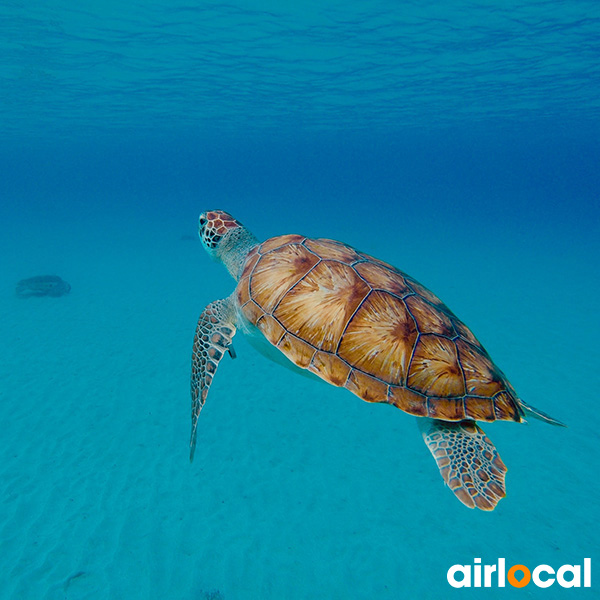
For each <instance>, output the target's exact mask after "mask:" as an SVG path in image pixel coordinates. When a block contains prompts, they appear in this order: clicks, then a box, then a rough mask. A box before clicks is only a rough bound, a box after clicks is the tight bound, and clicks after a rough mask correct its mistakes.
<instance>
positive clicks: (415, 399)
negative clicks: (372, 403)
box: [388, 385, 427, 417]
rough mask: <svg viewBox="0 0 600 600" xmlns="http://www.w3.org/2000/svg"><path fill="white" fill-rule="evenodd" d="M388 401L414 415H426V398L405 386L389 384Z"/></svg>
mask: <svg viewBox="0 0 600 600" xmlns="http://www.w3.org/2000/svg"><path fill="white" fill-rule="evenodd" d="M388 402H389V403H390V404H393V405H394V406H396V407H397V408H399V409H401V410H403V411H404V412H406V413H408V414H409V415H415V416H416V417H426V416H427V398H426V396H423V395H422V394H417V393H416V392H414V391H413V390H409V389H408V388H406V387H401V386H395V385H390V390H389V394H388Z"/></svg>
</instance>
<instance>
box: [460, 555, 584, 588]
mask: <svg viewBox="0 0 600 600" xmlns="http://www.w3.org/2000/svg"><path fill="white" fill-rule="evenodd" d="M473 562H474V563H475V564H474V565H473V566H471V565H452V566H451V567H450V568H449V569H448V583H449V584H450V585H451V586H452V587H455V588H461V587H492V585H494V586H496V587H506V582H507V581H508V583H509V584H510V585H512V586H513V587H516V588H522V587H525V586H526V585H528V584H529V583H530V582H533V583H534V584H535V585H537V586H538V587H541V588H547V587H550V586H551V585H553V584H554V582H555V581H556V582H557V583H558V585H560V586H561V587H564V588H572V587H581V577H582V573H581V571H582V568H581V565H563V566H562V567H559V568H558V569H556V570H554V569H553V568H552V567H551V566H550V565H538V566H537V567H535V568H534V569H533V570H530V569H529V568H527V567H526V566H525V565H513V566H512V567H510V568H509V569H508V572H507V571H506V561H505V560H504V559H503V558H499V559H498V564H497V565H482V564H481V559H480V558H475V559H474V560H473ZM457 575H458V576H459V577H460V579H457ZM591 585H592V560H591V559H590V558H584V559H583V587H591Z"/></svg>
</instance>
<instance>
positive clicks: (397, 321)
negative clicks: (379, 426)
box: [338, 291, 418, 385]
mask: <svg viewBox="0 0 600 600" xmlns="http://www.w3.org/2000/svg"><path fill="white" fill-rule="evenodd" d="M417 335H418V332H417V327H416V324H415V321H414V319H413V317H412V316H411V315H410V313H409V311H408V310H407V308H406V305H405V304H404V302H403V301H402V300H399V299H398V298H396V297H394V296H392V295H390V294H389V293H387V292H381V291H374V292H371V294H369V296H368V298H367V299H366V300H365V301H364V302H363V303H362V305H361V306H360V308H359V309H358V310H357V311H356V314H355V315H354V316H353V317H352V319H351V321H350V322H349V324H348V327H347V328H346V331H345V332H344V337H343V339H342V341H341V343H340V346H339V350H338V353H339V355H340V357H341V358H343V359H344V360H345V361H346V362H348V363H349V364H351V365H353V366H354V367H356V368H358V369H360V370H361V371H364V372H366V373H369V374H371V375H374V376H377V377H378V378H380V379H383V380H385V381H387V382H388V383H391V384H394V385H404V384H405V383H406V378H407V375H408V367H409V363H410V357H411V354H412V350H413V346H414V343H415V341H416V339H417Z"/></svg>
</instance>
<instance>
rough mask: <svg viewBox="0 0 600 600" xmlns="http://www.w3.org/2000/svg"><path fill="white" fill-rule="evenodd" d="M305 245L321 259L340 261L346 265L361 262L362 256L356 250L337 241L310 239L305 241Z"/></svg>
mask: <svg viewBox="0 0 600 600" xmlns="http://www.w3.org/2000/svg"><path fill="white" fill-rule="evenodd" d="M304 245H305V246H306V247H307V248H308V249H309V250H311V251H312V252H314V253H315V254H316V255H317V256H320V257H321V258H327V259H329V260H339V261H340V262H344V263H346V264H352V263H353V262H356V261H357V260H360V255H359V254H358V252H357V251H356V250H355V249H354V248H351V247H350V246H346V244H342V243H340V242H336V241H335V240H327V239H324V238H318V239H314V240H313V239H310V238H308V239H306V240H305V241H304Z"/></svg>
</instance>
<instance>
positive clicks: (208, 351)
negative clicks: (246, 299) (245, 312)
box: [190, 299, 236, 461]
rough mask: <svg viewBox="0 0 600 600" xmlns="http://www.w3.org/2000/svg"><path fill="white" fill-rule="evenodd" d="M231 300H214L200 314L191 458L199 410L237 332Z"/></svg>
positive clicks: (193, 381) (193, 380) (195, 348)
mask: <svg viewBox="0 0 600 600" xmlns="http://www.w3.org/2000/svg"><path fill="white" fill-rule="evenodd" d="M233 314H234V311H233V310H232V307H231V301H230V300H229V299H226V300H215V301H214V302H211V303H210V304H209V305H208V306H207V307H206V308H205V309H204V310H203V311H202V314H201V315H200V318H199V319H198V325H197V327H196V335H195V336H194V346H193V350H192V377H191V393H192V436H191V439H190V461H191V460H193V459H194V451H195V448H196V429H197V426H198V417H199V416H200V411H201V410H202V407H203V406H204V403H205V402H206V397H207V396H208V390H209V389H210V386H211V384H212V381H213V377H214V375H215V373H216V372H217V367H218V366H219V362H221V359H222V358H223V355H224V354H225V352H227V351H229V352H230V353H231V351H232V347H231V341H232V339H233V336H234V335H235V332H236V327H235V321H234V318H233Z"/></svg>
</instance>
